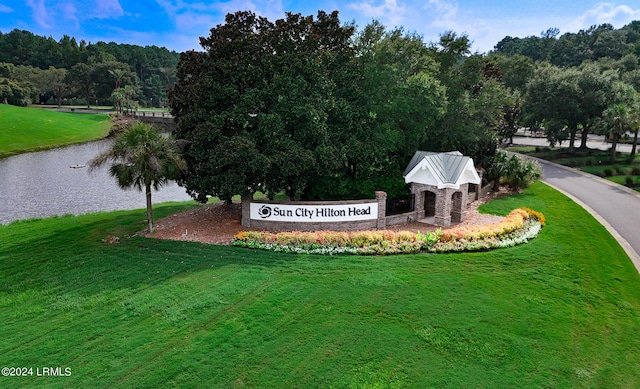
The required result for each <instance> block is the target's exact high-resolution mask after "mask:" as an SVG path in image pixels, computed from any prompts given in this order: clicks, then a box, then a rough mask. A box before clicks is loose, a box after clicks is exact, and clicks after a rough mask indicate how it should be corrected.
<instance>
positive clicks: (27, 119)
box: [0, 104, 111, 158]
mask: <svg viewBox="0 0 640 389" xmlns="http://www.w3.org/2000/svg"><path fill="white" fill-rule="evenodd" d="M110 127H111V120H110V118H109V116H108V115H106V114H84V113H83V114H76V113H67V112H53V111H49V110H44V109H38V108H24V107H15V106H12V105H6V104H0V158H4V157H8V156H11V155H14V154H19V153H24V152H29V151H38V150H45V149H50V148H54V147H59V146H65V145H69V144H72V143H81V142H86V141H90V140H96V139H100V138H104V137H105V136H107V134H108V133H109V128H110Z"/></svg>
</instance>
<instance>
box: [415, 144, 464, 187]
mask: <svg viewBox="0 0 640 389" xmlns="http://www.w3.org/2000/svg"><path fill="white" fill-rule="evenodd" d="M469 161H471V158H470V157H465V156H463V155H462V154H461V153H460V152H459V151H450V152H446V153H434V152H430V151H416V152H415V154H414V155H413V157H412V158H411V161H410V162H409V165H407V168H406V169H405V170H404V174H403V176H404V177H406V176H407V175H408V174H409V173H411V171H412V170H414V169H415V167H416V166H418V165H419V164H422V166H423V168H428V169H429V171H431V172H432V174H433V175H434V176H435V177H436V179H437V180H438V181H440V183H441V184H442V185H448V184H454V185H457V182H458V180H459V179H460V177H461V175H462V174H463V173H464V171H465V168H466V167H467V164H468V162H469ZM471 166H473V162H471Z"/></svg>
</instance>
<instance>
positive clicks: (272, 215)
mask: <svg viewBox="0 0 640 389" xmlns="http://www.w3.org/2000/svg"><path fill="white" fill-rule="evenodd" d="M250 206H251V210H250V218H251V219H252V220H265V221H276V222H296V223H305V222H306V223H323V222H325V223H335V222H350V221H358V220H376V219H378V202H371V203H361V204H338V205H321V204H316V205H298V204H295V205H291V204H273V203H271V204H270V203H251V204H250Z"/></svg>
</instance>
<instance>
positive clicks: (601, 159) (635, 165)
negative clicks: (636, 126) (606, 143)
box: [509, 146, 640, 191]
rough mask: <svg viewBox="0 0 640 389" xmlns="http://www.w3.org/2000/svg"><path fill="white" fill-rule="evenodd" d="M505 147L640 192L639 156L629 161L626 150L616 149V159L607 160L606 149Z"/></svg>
mask: <svg viewBox="0 0 640 389" xmlns="http://www.w3.org/2000/svg"><path fill="white" fill-rule="evenodd" d="M509 150H510V151H514V152H517V153H522V154H526V155H530V156H532V157H536V158H541V159H544V160H547V161H552V162H555V163H557V164H560V165H564V166H569V167H572V168H575V169H579V170H582V171H583V172H586V173H591V174H594V175H596V176H600V177H603V178H605V179H607V180H609V181H612V182H615V183H616V184H621V185H626V186H628V187H630V188H633V189H635V190H637V191H640V159H638V158H637V157H636V158H634V160H633V161H629V153H623V152H617V153H616V161H615V162H611V161H610V154H611V152H610V151H607V150H597V149H575V150H574V151H573V152H570V151H569V150H568V149H567V148H566V147H555V148H552V147H523V146H517V147H510V148H509Z"/></svg>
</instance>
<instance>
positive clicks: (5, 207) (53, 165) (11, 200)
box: [0, 140, 190, 224]
mask: <svg viewBox="0 0 640 389" xmlns="http://www.w3.org/2000/svg"><path fill="white" fill-rule="evenodd" d="M110 145H111V141H110V140H101V141H97V142H90V143H85V144H81V145H73V146H68V147H63V148H58V149H53V150H48V151H41V152H36V153H27V154H21V155H17V156H14V157H10V158H5V159H0V224H7V223H10V222H12V221H14V220H19V219H29V218H34V217H48V216H55V215H66V214H74V215H79V214H83V213H89V212H98V211H112V210H119V209H136V208H144V207H145V197H144V193H142V192H138V191H137V190H136V189H132V190H122V189H120V188H119V187H118V186H117V184H116V181H115V179H114V178H112V177H111V176H109V172H108V167H106V166H105V167H103V168H101V169H99V170H95V171H93V172H92V173H91V174H89V173H88V172H87V168H71V166H76V165H81V166H82V165H86V164H87V162H88V161H89V160H90V159H91V158H93V157H94V156H95V155H96V154H98V153H100V152H102V151H104V150H106V149H107V148H108V147H109V146H110ZM152 199H153V202H154V203H160V202H164V201H184V200H189V199H190V197H189V196H188V195H187V194H186V193H185V190H184V188H181V187H179V186H178V185H176V184H175V183H170V184H168V185H167V186H165V187H163V188H161V189H160V190H159V191H153V195H152Z"/></svg>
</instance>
